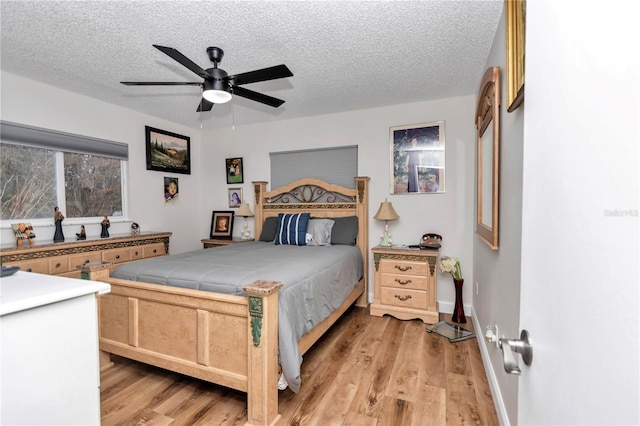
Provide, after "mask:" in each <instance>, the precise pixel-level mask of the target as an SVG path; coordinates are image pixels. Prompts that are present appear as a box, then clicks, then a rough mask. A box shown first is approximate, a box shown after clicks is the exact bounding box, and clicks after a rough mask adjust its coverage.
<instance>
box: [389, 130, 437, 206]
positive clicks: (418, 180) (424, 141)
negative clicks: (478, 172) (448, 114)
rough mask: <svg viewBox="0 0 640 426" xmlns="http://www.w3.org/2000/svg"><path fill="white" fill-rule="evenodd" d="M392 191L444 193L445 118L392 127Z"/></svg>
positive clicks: (397, 192) (390, 148)
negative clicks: (443, 119) (431, 121)
mask: <svg viewBox="0 0 640 426" xmlns="http://www.w3.org/2000/svg"><path fill="white" fill-rule="evenodd" d="M389 142H390V143H389V145H390V147H389V150H390V154H391V161H390V162H391V177H390V180H391V188H390V192H391V193H392V194H434V193H443V192H444V188H445V179H444V178H445V175H444V170H445V158H444V155H445V143H444V121H436V122H433V123H423V124H412V125H409V126H397V127H391V129H390V131H389Z"/></svg>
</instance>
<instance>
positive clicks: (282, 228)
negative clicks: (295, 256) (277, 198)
mask: <svg viewBox="0 0 640 426" xmlns="http://www.w3.org/2000/svg"><path fill="white" fill-rule="evenodd" d="M310 216H311V214H310V213H296V214H285V213H280V214H278V232H277V233H276V240H275V242H276V244H289V245H296V246H304V245H307V226H308V225H309V218H310Z"/></svg>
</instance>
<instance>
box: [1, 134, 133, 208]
mask: <svg viewBox="0 0 640 426" xmlns="http://www.w3.org/2000/svg"><path fill="white" fill-rule="evenodd" d="M34 135H36V136H37V137H34ZM122 145H124V146H125V151H124V152H125V156H124V158H122V157H123V156H122V153H120V155H114V153H113V150H109V149H105V147H106V148H113V147H114V146H115V147H116V148H118V149H121V148H122ZM79 147H80V148H79ZM127 149H128V147H127V146H126V145H125V144H118V143H116V142H110V141H101V140H98V139H91V138H85V137H82V136H77V135H70V134H63V133H59V132H52V131H49V130H44V129H36V128H32V127H27V126H22V125H13V124H11V123H6V122H2V143H0V167H1V169H2V173H0V202H1V207H0V219H1V220H15V219H21V220H24V219H42V218H51V217H52V216H53V211H54V208H55V207H56V206H59V207H60V210H61V211H62V212H64V215H65V216H66V217H67V218H88V217H102V216H104V215H107V216H123V215H124V214H125V212H124V205H125V203H124V201H123V194H124V190H123V188H124V184H125V178H124V176H125V174H124V173H123V171H124V170H125V169H126V163H125V160H126V154H127ZM83 151H85V152H83Z"/></svg>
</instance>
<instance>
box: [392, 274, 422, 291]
mask: <svg viewBox="0 0 640 426" xmlns="http://www.w3.org/2000/svg"><path fill="white" fill-rule="evenodd" d="M380 284H381V285H382V286H383V287H395V288H407V289H413V290H427V289H428V287H427V286H428V282H427V277H425V276H418V275H401V274H381V276H380Z"/></svg>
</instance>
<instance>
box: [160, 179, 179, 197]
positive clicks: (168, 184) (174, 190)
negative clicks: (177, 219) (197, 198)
mask: <svg viewBox="0 0 640 426" xmlns="http://www.w3.org/2000/svg"><path fill="white" fill-rule="evenodd" d="M163 190H164V202H165V203H167V204H171V203H177V202H178V194H179V193H180V191H179V190H180V187H179V185H178V178H176V177H171V176H165V177H164V185H163Z"/></svg>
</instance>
